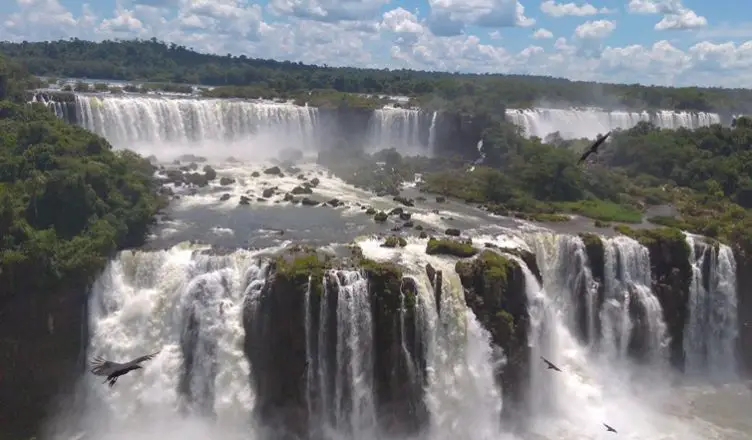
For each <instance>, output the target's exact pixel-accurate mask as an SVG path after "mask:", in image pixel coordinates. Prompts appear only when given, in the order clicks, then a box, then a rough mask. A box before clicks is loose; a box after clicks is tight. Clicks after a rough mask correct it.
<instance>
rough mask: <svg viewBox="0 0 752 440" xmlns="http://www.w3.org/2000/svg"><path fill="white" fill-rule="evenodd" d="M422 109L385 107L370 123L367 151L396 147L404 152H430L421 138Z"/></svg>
mask: <svg viewBox="0 0 752 440" xmlns="http://www.w3.org/2000/svg"><path fill="white" fill-rule="evenodd" d="M420 115H421V114H420V110H413V109H403V108H395V107H384V108H381V109H377V110H374V112H373V115H371V120H370V121H369V124H368V145H367V146H366V150H367V151H378V150H382V149H386V148H394V149H396V150H397V151H399V152H400V153H402V154H422V155H427V154H430V152H431V151H432V150H427V147H426V146H425V145H424V142H423V141H422V140H421V137H422V136H421V123H420V122H421V117H420Z"/></svg>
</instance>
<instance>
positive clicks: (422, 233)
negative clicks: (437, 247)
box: [418, 231, 428, 238]
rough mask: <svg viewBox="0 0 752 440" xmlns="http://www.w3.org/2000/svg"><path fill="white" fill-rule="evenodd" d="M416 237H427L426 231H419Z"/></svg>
mask: <svg viewBox="0 0 752 440" xmlns="http://www.w3.org/2000/svg"><path fill="white" fill-rule="evenodd" d="M418 237H420V238H428V233H427V232H426V231H420V234H418Z"/></svg>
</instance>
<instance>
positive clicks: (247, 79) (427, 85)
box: [0, 39, 752, 115]
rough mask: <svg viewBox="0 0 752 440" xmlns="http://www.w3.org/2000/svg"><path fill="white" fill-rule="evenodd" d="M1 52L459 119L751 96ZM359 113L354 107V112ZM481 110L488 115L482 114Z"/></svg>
mask: <svg viewBox="0 0 752 440" xmlns="http://www.w3.org/2000/svg"><path fill="white" fill-rule="evenodd" d="M0 52H1V53H3V54H5V55H7V56H8V57H9V58H11V59H12V60H14V61H17V62H19V63H21V64H23V65H25V66H26V67H27V68H28V69H29V71H30V72H32V73H33V74H36V75H44V76H48V77H57V78H61V77H68V78H84V77H85V78H96V79H102V80H127V81H144V82H147V83H152V84H160V85H161V86H162V87H164V86H163V85H164V84H173V86H172V87H175V88H181V87H182V88H184V87H185V86H184V85H185V84H201V85H205V86H215V87H217V88H216V89H214V90H211V91H207V92H206V93H207V94H208V95H211V96H221V97H231V96H234V97H265V98H292V99H297V98H299V97H301V96H302V94H303V93H304V92H308V91H317V92H316V93H317V94H318V98H323V99H322V100H324V101H327V102H329V103H331V105H333V106H339V101H342V100H350V99H353V100H355V102H356V103H358V104H357V105H356V106H361V104H366V105H365V106H366V107H367V106H369V105H372V103H373V102H374V100H372V99H370V98H364V99H365V101H361V100H359V99H356V98H350V97H345V96H343V95H342V93H359V94H382V95H403V96H409V97H412V98H414V100H415V103H416V104H419V105H421V106H422V107H426V108H443V109H452V110H456V111H457V112H459V113H465V112H467V113H470V114H476V115H477V114H481V113H484V114H485V113H487V114H494V113H498V111H499V110H503V107H502V106H507V107H531V106H533V105H534V104H535V103H537V102H541V101H547V102H554V103H556V102H560V103H569V104H574V105H602V106H613V107H628V108H634V109H657V108H661V109H677V110H697V111H717V110H725V111H731V112H744V111H747V110H748V108H749V102H750V101H752V91H750V90H744V89H733V90H732V89H719V88H713V89H709V88H699V87H684V88H668V87H645V86H640V85H636V84H633V85H622V84H596V83H592V82H580V81H569V80H565V79H557V78H550V77H535V76H526V75H471V74H463V75H459V74H451V73H440V72H421V71H410V70H386V69H356V68H348V67H342V68H334V67H326V66H323V67H320V66H310V65H305V64H302V63H296V62H288V61H274V60H262V59H253V58H247V57H246V56H243V55H241V56H231V55H225V56H220V55H209V54H201V53H197V52H194V51H192V50H190V49H188V48H186V47H185V46H179V45H176V44H167V43H163V42H159V41H157V40H156V39H151V40H133V41H102V42H98V43H95V42H90V41H82V40H78V39H71V40H60V41H54V42H23V43H12V42H3V43H0ZM349 105H350V106H353V105H352V104H349ZM479 109H483V111H482V112H481V111H479Z"/></svg>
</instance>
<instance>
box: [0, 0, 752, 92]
mask: <svg viewBox="0 0 752 440" xmlns="http://www.w3.org/2000/svg"><path fill="white" fill-rule="evenodd" d="M285 1H287V0H285ZM431 1H432V2H433V5H432V6H433V8H434V9H433V10H432V12H431V14H430V15H429V16H428V17H422V16H421V15H420V14H419V12H418V11H413V10H407V9H405V8H402V7H396V6H395V7H392V8H389V9H388V10H386V12H384V9H383V4H384V1H382V0H360V1H358V0H349V1H347V2H335V1H333V0H317V1H314V0H294V1H293V0H289V1H287V2H286V3H280V2H279V1H277V2H276V3H275V6H274V7H275V8H276V9H275V12H273V14H276V15H273V16H270V14H272V11H270V10H271V9H272V6H269V10H266V11H265V10H264V8H261V7H259V6H258V5H254V4H251V2H250V1H248V0H130V1H127V2H126V1H123V2H122V4H119V6H118V7H114V6H113V12H110V13H108V14H101V15H103V16H97V15H96V14H94V13H93V12H92V10H91V9H90V8H89V7H88V6H86V5H84V6H83V7H80V8H77V7H74V8H72V9H68V8H66V7H64V6H63V4H62V2H60V0H16V6H17V7H16V8H15V9H14V10H12V12H11V13H6V14H5V15H3V14H2V13H0V40H4V39H9V40H15V41H20V40H24V39H25V40H31V41H34V40H43V39H59V38H65V39H67V38H70V37H78V38H82V39H90V40H101V39H105V38H133V37H140V38H151V37H156V38H158V39H161V40H165V41H170V42H175V43H177V44H181V45H185V46H187V47H192V48H195V49H196V50H199V51H203V52H213V53H219V54H226V53H233V54H237V55H240V54H244V55H248V56H253V57H263V58H276V59H285V60H294V61H303V62H306V63H316V64H328V65H351V66H360V67H377V68H383V67H390V68H400V67H408V68H415V69H431V70H449V71H462V72H478V73H486V72H490V73H529V74H539V75H554V76H565V77H568V78H572V79H578V80H599V81H609V82H629V83H633V82H638V81H639V82H646V83H652V84H682V85H686V84H700V85H722V86H746V87H750V86H752V73H750V72H751V71H752V70H751V69H750V68H751V67H752V41H749V42H746V43H745V42H744V41H743V40H742V41H737V42H725V43H721V44H715V43H711V42H708V41H697V40H693V43H696V44H694V45H693V46H691V47H689V48H684V49H682V48H680V47H677V46H675V45H673V44H672V43H670V42H669V41H666V40H661V41H657V42H655V43H653V44H650V45H637V44H627V45H624V46H609V45H606V44H605V42H606V41H608V40H607V39H606V38H607V37H609V36H610V35H612V34H613V33H618V32H626V31H625V30H624V29H621V28H618V27H617V25H616V22H615V21H611V20H593V21H588V22H585V23H582V24H580V25H579V26H577V28H576V29H575V30H574V32H573V34H572V35H571V37H570V38H564V37H560V38H557V39H555V40H554V43H553V44H552V45H551V46H548V45H545V46H546V47H545V48H544V47H541V46H538V45H530V46H528V47H520V46H519V42H520V40H519V39H512V38H507V39H503V40H502V39H500V37H501V32H500V31H501V30H502V28H503V27H511V26H522V25H524V26H530V24H531V22H532V19H529V18H527V17H525V15H524V10H523V9H521V7H520V6H519V5H518V4H517V2H516V1H510V0H464V2H463V3H458V2H457V1H456V0H431ZM632 3H633V4H632V5H630V8H631V10H632V11H633V12H635V11H638V10H642V11H648V12H650V13H654V14H663V15H664V16H665V17H663V18H664V19H666V20H667V23H669V24H670V20H671V18H670V16H671V15H681V14H680V13H683V12H681V11H686V8H685V9H681V8H683V6H681V3H678V2H675V1H674V2H645V1H643V2H642V3H640V2H637V1H633V2H632ZM126 5H127V6H126ZM374 5H381V6H379V7H375V6H374ZM499 5H501V6H502V8H501V9H497V8H496V6H499ZM650 5H652V6H650ZM677 5H678V6H677ZM285 8H287V9H285ZM505 8H506V9H505ZM640 8H642V9H640ZM651 8H652V9H651ZM99 10H100V11H101V9H99ZM284 10H287V11H290V14H287V15H285V14H283V13H282V11H284ZM294 11H307V12H305V14H302V13H299V14H297V15H299V16H296V15H295V14H293V12H294ZM677 11H679V12H680V13H679V14H677ZM265 14H266V15H265ZM306 14H307V15H306ZM436 14H438V16H439V18H443V19H444V20H445V21H444V22H443V23H442V22H439V23H437V21H436V20H437V15H436ZM442 14H443V15H442ZM301 17H303V18H301ZM447 23H449V24H450V25H453V26H454V28H452V27H451V26H449V27H448V28H447V27H443V28H442V27H441V26H439V27H438V28H437V26H438V25H440V24H445V25H446V24H447ZM666 26H667V27H666V28H669V27H670V26H668V24H667V25H666ZM651 27H652V26H651ZM479 28H482V29H480V30H479ZM452 29H454V31H455V32H448V31H447V30H452ZM629 31H630V32H634V30H633V29H629ZM711 31H712V30H711V29H709V30H707V32H711ZM473 32H478V34H477V35H473ZM638 32H644V33H649V32H653V29H650V28H648V29H643V30H638ZM532 35H533V36H534V37H535V38H550V39H554V38H555V37H554V36H553V35H552V33H550V32H549V31H548V30H547V29H544V28H538V29H537V30H536V31H535V32H534V33H533V34H532ZM481 36H482V38H481ZM708 38H710V37H708ZM747 39H749V38H747ZM523 41H524V40H523ZM680 41H681V39H680ZM677 44H678V43H677Z"/></svg>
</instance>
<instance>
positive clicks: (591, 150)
mask: <svg viewBox="0 0 752 440" xmlns="http://www.w3.org/2000/svg"><path fill="white" fill-rule="evenodd" d="M610 135H611V132H610V131H609V132H608V133H606V134H605V135H603V136H598V139H596V140H595V142H593V145H591V146H590V148H588V149H587V150H586V151H585V152H584V153H582V156H580V160H578V161H577V164H578V165H579V164H581V163H582V162H584V161H585V159H587V158H588V156H590V155H591V154H593V153H598V148H599V147H600V146H601V144H602V143H603V142H605V141H606V138H608V137H609V136H610Z"/></svg>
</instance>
